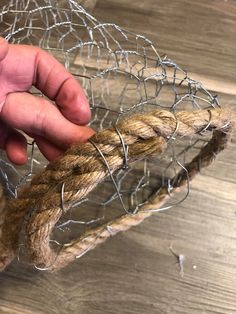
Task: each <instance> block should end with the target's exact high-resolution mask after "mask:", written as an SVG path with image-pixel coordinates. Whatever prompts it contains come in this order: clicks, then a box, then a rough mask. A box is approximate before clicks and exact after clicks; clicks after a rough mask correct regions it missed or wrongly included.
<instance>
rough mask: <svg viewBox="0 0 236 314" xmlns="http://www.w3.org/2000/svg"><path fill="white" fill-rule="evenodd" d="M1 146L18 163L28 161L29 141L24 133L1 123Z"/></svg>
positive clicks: (12, 160) (11, 159)
mask: <svg viewBox="0 0 236 314" xmlns="http://www.w3.org/2000/svg"><path fill="white" fill-rule="evenodd" d="M0 134H1V137H0V148H2V149H4V150H6V154H7V157H8V159H9V160H10V161H11V162H13V163H15V164H18V165H22V164H24V163H26V161H27V142H26V139H25V137H24V135H23V134H21V133H19V132H17V131H16V130H14V129H12V128H10V127H9V126H7V125H6V124H4V123H3V122H1V123H0Z"/></svg>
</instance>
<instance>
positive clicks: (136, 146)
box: [0, 109, 235, 271]
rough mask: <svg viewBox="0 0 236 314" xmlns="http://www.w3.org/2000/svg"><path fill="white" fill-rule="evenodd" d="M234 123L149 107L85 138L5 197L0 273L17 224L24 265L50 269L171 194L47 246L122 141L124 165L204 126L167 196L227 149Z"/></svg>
mask: <svg viewBox="0 0 236 314" xmlns="http://www.w3.org/2000/svg"><path fill="white" fill-rule="evenodd" d="M234 120H235V116H234V115H233V114H232V112H231V111H229V110H228V109H207V110H199V111H193V112H188V111H180V112H177V113H175V114H173V113H171V112H170V111H167V110H155V111H153V112H151V113H145V114H136V115H132V116H130V117H128V118H126V119H121V120H120V121H119V122H118V123H117V125H116V127H113V128H108V129H104V130H102V131H100V132H98V133H97V134H95V135H94V136H93V137H92V138H91V140H90V141H88V142H87V143H80V144H77V145H74V146H72V147H71V148H70V149H69V150H68V151H67V152H66V153H65V154H64V155H63V156H62V157H60V158H58V159H57V160H55V161H53V162H51V163H50V164H49V165H48V166H47V167H46V169H45V170H43V171H42V172H41V173H39V174H37V175H36V176H35V177H34V178H33V179H32V181H31V183H30V184H29V185H27V186H25V187H24V188H23V189H22V190H21V191H20V193H19V195H18V197H17V199H14V200H9V201H8V202H7V204H6V206H5V207H4V209H3V208H2V210H1V212H0V213H1V216H0V218H1V219H0V221H1V237H0V269H1V270H3V269H4V268H5V267H6V266H7V265H8V264H9V263H10V262H11V261H12V260H13V259H14V257H15V255H16V252H17V250H18V245H19V236H20V233H21V230H22V227H23V226H25V234H26V239H25V245H26V247H27V250H28V253H29V255H30V260H31V263H33V264H34V265H35V266H36V267H37V268H40V269H47V270H50V271H55V270H58V269H61V268H63V267H65V266H66V265H67V264H68V263H69V262H71V261H73V260H75V259H76V258H78V257H80V256H82V255H83V254H84V253H86V252H87V251H89V250H91V249H93V248H94V247H96V245H97V244H99V243H102V242H104V241H105V240H106V239H107V238H108V237H110V236H112V235H115V234H116V233H118V232H120V231H125V230H128V229H129V228H130V227H132V226H135V225H137V224H139V223H140V222H142V221H143V220H144V219H145V218H147V217H149V216H150V215H151V214H152V213H153V212H155V211H156V210H157V209H158V208H160V207H161V206H163V204H164V203H165V202H166V201H167V200H168V199H169V197H170V191H169V190H168V189H167V188H166V187H163V188H161V189H160V190H158V193H155V194H154V195H153V197H151V198H149V200H148V201H147V202H146V203H145V204H143V205H142V206H141V207H140V208H139V210H138V211H137V212H136V213H124V214H123V215H122V216H121V217H119V218H116V219H113V220H111V221H109V222H108V223H105V224H103V225H102V226H99V227H95V228H91V229H89V230H87V231H86V232H85V234H84V235H82V236H80V237H79V238H77V239H74V240H72V241H71V242H70V243H69V244H66V245H64V246H62V248H61V249H60V251H59V252H58V251H55V250H53V249H52V247H51V245H50V235H51V233H52V231H53V229H54V226H55V225H56V223H57V222H58V221H59V219H60V218H61V216H62V215H63V214H65V213H66V212H67V211H68V210H69V209H70V208H71V206H72V205H73V204H74V203H75V202H78V201H79V200H81V199H83V198H85V197H86V196H87V194H88V193H89V192H90V191H92V190H93V189H94V188H95V187H96V186H97V185H98V184H99V183H101V182H102V181H103V180H104V179H105V178H106V177H108V176H110V175H111V174H112V173H114V172H115V171H117V170H118V169H120V168H122V167H123V166H124V159H125V150H124V144H125V146H126V147H127V148H128V160H129V162H135V161H137V160H139V159H144V158H147V157H148V158H150V156H153V155H161V154H163V153H164V152H165V150H166V148H167V146H168V142H169V140H170V139H171V138H172V137H173V136H174V137H175V138H178V137H181V138H182V137H189V138H191V137H192V136H193V135H194V134H201V135H202V136H204V135H205V134H206V133H208V132H207V131H212V138H211V140H209V141H208V142H207V144H206V145H205V146H203V148H202V149H201V150H200V151H199V153H198V154H197V156H195V157H194V158H193V159H192V161H191V162H190V163H187V164H185V165H184V167H183V168H182V170H181V171H180V172H179V173H177V174H176V175H175V177H174V178H172V182H173V189H172V191H171V194H173V193H176V192H178V191H180V190H181V189H182V188H183V187H186V185H187V184H188V183H189V180H191V179H193V178H194V177H195V175H196V174H197V173H198V172H199V171H200V170H201V169H202V168H204V167H207V166H208V165H210V164H211V162H212V161H213V160H214V158H215V156H216V155H217V154H218V153H219V152H221V151H222V150H223V149H224V148H225V147H226V145H227V143H228V141H229V139H230V136H231V131H232V127H233V125H234ZM121 138H122V141H121ZM104 157H105V160H106V163H105V162H104ZM126 158H127V156H126ZM24 221H26V223H25V224H24Z"/></svg>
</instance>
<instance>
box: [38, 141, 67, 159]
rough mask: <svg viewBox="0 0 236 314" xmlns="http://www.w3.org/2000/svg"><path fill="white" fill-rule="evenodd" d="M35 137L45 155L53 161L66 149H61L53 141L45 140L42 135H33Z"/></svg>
mask: <svg viewBox="0 0 236 314" xmlns="http://www.w3.org/2000/svg"><path fill="white" fill-rule="evenodd" d="M33 137H34V139H35V142H36V144H37V146H38V148H39V150H40V151H41V153H42V154H43V155H44V157H46V158H47V160H49V161H51V160H54V159H56V158H57V157H59V156H60V155H62V154H63V153H64V151H65V149H61V148H59V147H57V146H55V145H54V144H52V143H51V142H49V141H47V140H45V139H44V138H43V137H41V136H33Z"/></svg>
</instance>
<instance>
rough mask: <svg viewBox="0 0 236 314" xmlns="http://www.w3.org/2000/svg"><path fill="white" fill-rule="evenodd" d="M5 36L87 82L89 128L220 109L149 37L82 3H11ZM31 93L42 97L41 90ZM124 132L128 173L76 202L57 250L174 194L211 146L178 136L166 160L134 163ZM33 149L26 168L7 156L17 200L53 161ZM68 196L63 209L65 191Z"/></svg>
mask: <svg viewBox="0 0 236 314" xmlns="http://www.w3.org/2000/svg"><path fill="white" fill-rule="evenodd" d="M0 31H1V36H3V37H5V38H6V40H8V41H9V42H11V43H14V44H22V43H24V44H27V45H37V46H39V47H41V48H42V49H44V50H46V51H48V52H49V53H51V54H52V55H54V56H55V57H56V58H57V59H58V60H59V61H60V62H61V63H62V64H63V65H64V66H65V67H66V68H67V70H68V71H70V72H71V73H72V74H73V75H74V77H75V78H76V79H77V80H79V81H80V83H81V85H82V86H83V88H84V90H85V92H86V95H87V98H88V100H89V103H90V106H91V110H92V119H91V122H90V125H91V127H93V128H94V129H95V130H97V131H98V130H100V129H103V128H106V127H109V126H116V124H117V121H118V120H119V119H122V118H123V117H124V116H127V115H130V114H133V113H136V112H148V111H150V110H153V109H155V108H160V109H163V108H164V109H166V110H169V111H171V112H173V113H175V112H177V111H179V110H201V109H206V108H210V107H219V106H220V104H219V102H218V99H217V97H216V96H214V95H212V94H211V93H210V92H209V91H207V90H206V89H205V88H204V87H203V86H202V84H201V83H200V82H197V81H195V80H193V79H191V78H190V77H189V76H188V74H187V72H186V71H185V70H183V69H181V68H180V67H179V66H178V65H177V64H176V63H174V62H173V61H172V60H169V59H168V58H167V57H166V56H160V55H159V53H158V51H157V50H156V48H155V45H154V44H153V43H152V42H151V41H150V40H149V39H148V38H146V37H145V36H143V35H138V34H134V33H132V32H129V31H127V30H124V29H122V28H121V27H119V26H118V25H115V24H112V23H101V22H100V21H98V20H97V19H96V18H95V17H94V16H92V15H91V14H89V13H88V12H87V11H86V10H85V9H84V8H83V7H82V6H80V5H79V4H78V2H77V1H74V0H66V1H54V0H40V1H39V0H11V1H8V3H7V4H6V5H4V6H3V7H2V9H1V11H0ZM31 92H32V93H34V94H39V95H41V93H40V92H39V91H38V90H36V89H35V88H32V90H31ZM42 96H43V95H42ZM210 119H211V117H209V120H210ZM177 128H178V123H177V124H176V130H177ZM204 131H205V130H202V132H204ZM117 134H118V135H119V136H120V139H121V143H122V146H123V149H124V152H125V154H124V155H125V158H124V166H123V168H122V169H120V170H119V171H117V172H116V173H115V174H113V175H112V174H111V175H110V178H109V179H106V180H105V181H104V182H103V183H102V184H100V185H99V186H98V187H97V188H96V189H95V190H94V191H92V192H91V193H90V194H89V195H88V197H87V198H86V199H82V200H80V202H79V203H76V204H70V206H71V207H72V210H71V211H70V212H69V213H68V214H66V215H65V217H64V218H63V221H60V222H59V224H58V226H57V229H56V231H55V239H59V240H52V242H53V243H54V244H55V245H61V244H62V243H65V242H66V241H67V240H68V238H69V237H70V234H71V233H73V232H79V233H82V232H83V230H84V228H86V227H87V226H88V225H89V226H91V225H98V224H103V223H104V222H105V221H109V220H110V219H111V218H112V217H113V218H114V217H117V216H119V215H121V214H122V213H124V212H130V213H135V212H137V211H138V210H139V208H140V206H142V205H143V204H145V202H146V201H147V200H148V198H149V197H150V195H151V194H152V193H153V192H156V193H158V190H159V189H160V188H161V187H163V186H167V187H168V191H169V193H170V195H171V190H172V186H173V182H172V181H171V178H172V177H173V175H174V174H175V173H177V172H178V171H179V169H181V168H182V169H185V167H184V164H186V162H187V161H189V160H190V159H191V157H192V156H193V155H195V153H196V152H197V151H199V149H200V148H201V147H202V145H205V142H204V141H205V140H203V139H202V138H201V135H199V136H197V137H194V138H192V139H190V140H189V139H188V141H186V140H185V139H176V138H175V133H174V134H172V136H171V137H170V139H169V142H168V149H167V151H166V152H165V155H164V156H162V157H159V158H152V159H146V160H143V161H139V162H137V163H135V164H129V152H128V149H127V146H126V144H125V142H124V140H123V139H122V137H121V135H120V133H119V130H118V129H117ZM28 149H29V161H28V164H27V165H26V166H25V167H24V168H22V167H16V166H14V165H13V164H11V163H10V162H9V161H7V159H6V157H5V154H4V152H1V157H0V175H1V181H2V183H3V185H4V187H5V189H6V190H7V191H8V193H9V195H10V196H11V197H16V196H17V191H18V189H19V188H20V187H22V186H23V185H24V184H26V183H27V182H28V181H30V180H31V177H32V175H33V174H35V173H36V172H38V171H40V169H42V167H44V166H45V165H46V163H47V162H46V161H45V159H44V158H43V157H42V156H41V154H40V153H39V150H38V149H37V147H36V145H35V143H34V142H30V141H29V145H28ZM100 153H101V152H100ZM102 157H104V156H102ZM104 162H105V163H106V160H105V157H104ZM61 193H62V194H61V199H62V206H64V202H63V200H64V198H63V187H62V189H61ZM188 193H189V187H188V189H187V191H185V193H184V194H183V195H180V199H175V200H173V201H171V202H170V204H167V205H166V206H165V208H162V209H159V210H158V211H160V210H164V209H167V208H171V207H172V206H173V204H178V203H180V202H181V201H183V199H185V198H186V197H187V195H188ZM88 209H89V210H88ZM78 226H79V227H78ZM53 243H52V244H53Z"/></svg>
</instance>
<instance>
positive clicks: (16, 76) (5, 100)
mask: <svg viewBox="0 0 236 314" xmlns="http://www.w3.org/2000/svg"><path fill="white" fill-rule="evenodd" d="M31 86H35V87H37V88H38V89H39V90H40V91H41V92H42V93H43V94H44V95H46V96H47V97H48V98H49V99H50V100H52V101H55V104H56V106H55V105H54V104H52V103H51V102H50V101H48V100H46V99H45V98H42V97H39V96H34V95H32V94H30V93H29V92H28V91H29V89H30V88H31ZM89 119H90V109H89V105H88V102H87V99H86V97H85V95H84V93H83V91H82V89H81V87H80V85H79V83H78V82H77V81H76V80H75V79H74V78H73V76H72V75H71V74H70V73H68V72H67V71H66V70H65V68H64V67H63V66H62V65H61V64H60V63H59V62H58V61H57V60H56V59H54V58H53V57H52V56H51V55H49V54H48V53H46V52H45V51H43V50H41V49H39V48H37V47H33V46H25V45H11V44H8V43H7V42H6V41H5V40H4V39H3V38H0V148H2V149H5V150H6V153H7V156H8V158H9V160H10V161H11V162H13V163H15V164H24V163H25V162H26V161H27V151H26V148H27V142H26V138H25V137H24V135H23V134H22V133H21V132H19V130H22V131H24V132H25V133H26V134H27V135H29V136H31V137H32V138H34V139H35V141H36V143H37V145H38V147H39V149H40V151H41V152H42V153H43V154H44V155H45V157H46V158H47V159H48V160H52V159H54V158H56V157H57V156H58V155H60V154H62V153H63V152H64V151H65V150H66V149H67V148H68V147H69V146H70V145H71V144H72V143H74V142H81V141H82V142H83V141H86V140H87V139H88V138H89V137H91V136H92V135H93V134H94V131H93V130H92V129H90V128H89V127H86V126H83V125H84V124H86V123H88V121H89Z"/></svg>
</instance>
